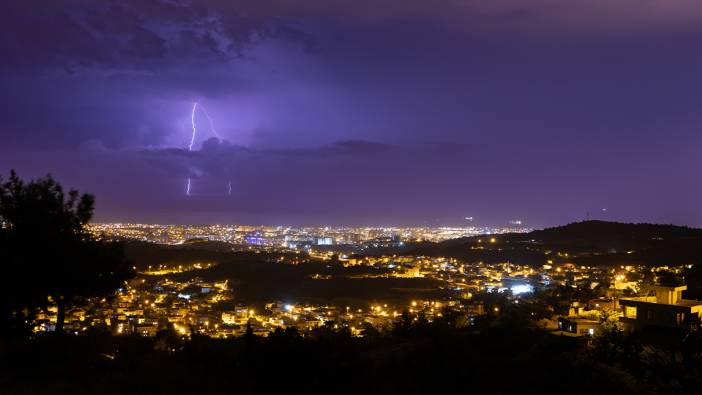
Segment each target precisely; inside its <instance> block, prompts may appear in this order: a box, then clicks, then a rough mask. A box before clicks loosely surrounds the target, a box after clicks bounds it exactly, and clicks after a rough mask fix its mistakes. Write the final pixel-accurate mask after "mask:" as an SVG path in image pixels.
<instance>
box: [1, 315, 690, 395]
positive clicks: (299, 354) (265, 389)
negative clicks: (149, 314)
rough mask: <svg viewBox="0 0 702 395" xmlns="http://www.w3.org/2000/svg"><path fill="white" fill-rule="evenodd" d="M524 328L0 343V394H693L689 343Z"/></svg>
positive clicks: (510, 319) (514, 319) (446, 326)
mask: <svg viewBox="0 0 702 395" xmlns="http://www.w3.org/2000/svg"><path fill="white" fill-rule="evenodd" d="M526 322H527V321H521V320H520V319H519V318H518V314H516V313H514V312H513V314H510V315H505V316H503V318H501V319H496V320H495V321H492V322H489V321H485V322H478V323H477V324H476V325H473V326H468V327H465V328H461V329H457V328H455V327H453V326H451V324H450V323H449V322H447V321H441V322H434V323H431V324H430V323H422V322H420V323H414V324H409V323H400V324H398V325H397V326H396V327H395V328H394V329H392V330H390V331H388V332H387V333H378V332H376V331H373V330H372V329H370V328H368V330H367V331H366V334H365V337H363V338H354V337H351V336H350V335H349V333H348V332H347V331H344V330H341V331H335V330H332V329H331V328H322V329H319V330H318V331H316V332H315V333H313V334H311V335H309V336H306V337H301V336H300V335H299V334H298V333H297V332H296V331H295V330H293V329H288V330H279V331H277V332H274V333H272V334H271V335H270V336H269V337H268V338H260V337H257V336H254V335H245V336H243V337H240V338H237V339H228V340H219V339H211V338H206V337H199V336H195V337H193V338H192V339H185V338H181V337H178V336H176V335H175V334H174V333H172V332H169V331H164V332H161V333H159V335H158V336H157V337H156V338H153V339H152V338H138V337H113V336H111V335H109V334H104V333H93V334H91V335H89V336H75V337H74V336H54V335H48V336H41V337H38V338H35V339H25V340H22V341H12V342H8V341H3V343H2V345H1V347H2V348H1V351H0V352H1V354H0V356H1V358H0V360H1V361H2V366H0V372H1V373H0V393H3V394H59V393H71V394H83V393H84V394H93V393H105V394H132V393H145V394H149V393H158V394H161V393H165V394H250V393H251V394H253V393H308V394H317V393H356V394H359V393H367V394H419V393H445V392H447V391H450V392H452V393H456V392H458V393H475V394H488V393H489V394H517V393H539V394H610V393H617V394H638V395H641V394H685V393H690V394H692V393H698V392H697V391H698V390H699V388H700V385H702V339H700V338H699V337H695V336H687V337H685V338H682V337H680V338H678V339H677V340H675V341H668V342H667V343H665V344H661V343H657V344H656V343H652V342H648V343H647V340H646V339H642V338H640V337H635V336H633V335H632V336H625V335H623V334H622V333H620V332H618V331H617V330H616V329H614V330H610V331H603V332H602V333H599V334H598V335H596V336H595V337H594V338H593V339H591V340H582V339H577V338H572V337H565V336H558V335H553V334H549V333H545V332H542V331H540V330H537V329H533V328H530V327H529V326H528V325H527V324H526ZM668 338H669V339H670V337H668ZM645 344H649V345H645ZM654 344H655V345H654Z"/></svg>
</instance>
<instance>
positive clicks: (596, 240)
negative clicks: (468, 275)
mask: <svg viewBox="0 0 702 395" xmlns="http://www.w3.org/2000/svg"><path fill="white" fill-rule="evenodd" d="M403 253H413V254H423V255H431V256H447V257H454V258H459V259H463V260H467V261H483V262H505V261H510V262H514V263H522V264H530V265H542V264H545V263H546V262H547V261H549V260H551V261H553V262H554V263H565V262H572V263H576V264H583V265H625V264H626V265H628V264H645V265H665V264H667V265H678V264H693V263H700V262H702V229H695V228H688V227H684V226H674V225H658V224H628V223H618V222H606V221H584V222H576V223H572V224H568V225H565V226H559V227H554V228H546V229H542V230H535V231H533V232H529V233H508V234H502V235H491V236H475V237H467V238H461V239H454V240H447V241H444V242H441V243H436V244H434V243H422V244H415V245H410V246H408V248H407V249H405V251H403ZM566 254H567V255H566Z"/></svg>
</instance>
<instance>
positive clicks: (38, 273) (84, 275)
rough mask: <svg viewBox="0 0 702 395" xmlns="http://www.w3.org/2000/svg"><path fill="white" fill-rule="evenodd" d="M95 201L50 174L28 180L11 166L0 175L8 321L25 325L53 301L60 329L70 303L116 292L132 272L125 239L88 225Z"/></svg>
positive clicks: (2, 293)
mask: <svg viewBox="0 0 702 395" xmlns="http://www.w3.org/2000/svg"><path fill="white" fill-rule="evenodd" d="M94 201H95V200H94V198H93V196H91V195H88V194H83V195H80V194H79V193H78V191H76V190H70V191H69V192H68V193H64V190H63V188H62V187H61V185H60V184H59V183H57V182H56V181H54V180H53V179H52V178H51V176H46V177H44V178H42V179H38V180H35V181H30V182H27V183H25V182H24V181H22V180H21V179H20V178H19V177H18V176H17V174H16V173H15V172H14V171H12V172H11V173H10V178H9V180H8V181H6V182H4V183H3V182H1V181H0V224H1V225H2V226H1V227H0V254H1V255H0V264H1V265H2V270H3V271H4V273H5V281H4V284H3V286H2V287H0V299H1V300H2V302H0V303H2V306H1V308H2V311H0V314H2V319H3V320H4V321H6V322H8V323H10V324H17V323H18V322H19V323H20V326H21V325H24V326H25V328H26V327H27V326H28V324H29V323H30V322H31V318H32V314H33V312H35V311H36V310H37V309H39V308H45V307H47V306H48V305H49V304H50V303H54V304H55V305H56V307H57V320H56V332H58V333H61V332H62V331H63V324H64V318H65V314H66V309H67V307H69V306H71V305H72V304H74V303H76V302H79V301H80V300H81V299H82V298H85V297H102V296H108V295H111V294H113V292H114V291H115V290H116V289H117V288H118V287H119V286H120V285H121V284H123V283H124V281H125V280H126V279H128V278H130V277H131V276H132V275H133V271H132V268H131V266H130V265H129V264H128V263H127V261H126V260H125V258H124V254H123V249H122V247H121V246H120V245H118V244H114V243H110V242H107V241H104V240H102V239H100V238H98V237H96V236H94V235H92V234H91V233H90V232H89V231H88V230H87V229H86V224H87V223H88V221H89V220H90V218H91V217H92V215H93V208H94ZM17 326H18V325H14V327H17Z"/></svg>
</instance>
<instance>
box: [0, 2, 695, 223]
mask: <svg viewBox="0 0 702 395" xmlns="http://www.w3.org/2000/svg"><path fill="white" fill-rule="evenodd" d="M0 69H1V71H0V95H1V96H0V97H1V100H2V101H1V105H0V135H1V136H2V141H1V144H0V172H1V174H3V175H4V176H5V177H6V176H7V174H8V173H9V170H10V169H11V168H15V169H17V171H18V172H19V173H20V175H21V176H22V177H24V178H34V177H38V176H41V175H44V174H46V173H51V174H52V175H53V176H54V177H55V178H57V179H58V180H59V181H61V182H62V183H63V184H65V185H67V186H70V187H75V188H78V189H80V190H81V191H86V192H91V193H93V194H95V195H96V199H97V210H96V218H95V219H96V220H97V221H123V222H126V221H138V222H160V223H244V224H290V225H366V224H367V225H383V224H387V225H432V226H438V225H468V224H484V225H507V223H508V221H510V220H517V219H518V220H522V221H524V224H525V225H527V226H532V227H541V226H546V225H557V224H563V223H567V222H571V221H576V220H582V219H584V218H585V217H586V213H588V212H589V213H590V218H598V219H608V220H621V221H632V222H661V223H677V224H685V225H693V226H700V225H702V209H701V208H700V203H701V202H702V176H701V174H700V170H701V169H702V159H701V157H700V149H701V148H702V3H701V2H700V1H699V0H589V1H563V0H472V1H468V0H436V1H427V0H379V1H366V0H348V1H347V0H310V1H302V0H300V1H282V0H275V1H264V0H250V1H238V0H227V1H224V0H222V1H190V2H188V1H177V0H171V1H166V0H163V1H160V2H159V1H147V0H133V1H114V2H108V1H69V0H65V1H64V0H52V1H49V0H47V1H37V0H21V1H20V0H13V1H3V2H2V4H1V5H0ZM195 102H197V103H198V104H199V106H200V107H199V108H198V109H197V111H196V112H195V116H194V118H193V120H194V122H195V125H196V128H197V133H196V135H195V139H194V141H193V146H192V150H190V149H189V145H190V142H191V138H192V133H193V130H192V126H191V111H192V108H193V103H195ZM207 115H209V116H210V118H211V119H212V122H213V125H214V130H212V129H211V125H210V123H209V120H208V118H207ZM217 135H219V136H220V137H221V139H217V138H216V136H217ZM188 178H190V179H191V193H190V195H189V196H187V195H186V183H187V180H188ZM230 182H231V193H230V192H229V183H230ZM603 209H606V211H603ZM469 216H472V217H474V218H475V220H474V222H472V223H469V222H467V221H466V220H464V218H465V217H469Z"/></svg>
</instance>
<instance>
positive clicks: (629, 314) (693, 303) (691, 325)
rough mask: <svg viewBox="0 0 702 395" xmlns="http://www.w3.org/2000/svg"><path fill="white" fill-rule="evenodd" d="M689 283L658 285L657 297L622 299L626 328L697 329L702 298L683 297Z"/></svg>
mask: <svg viewBox="0 0 702 395" xmlns="http://www.w3.org/2000/svg"><path fill="white" fill-rule="evenodd" d="M685 290H687V286H686V285H682V286H677V287H667V286H657V287H656V295H655V296H643V297H636V298H621V299H619V305H620V307H621V312H622V316H621V317H620V319H619V321H620V322H621V323H622V324H624V327H625V328H626V329H630V330H631V329H641V328H644V327H648V326H657V327H667V328H681V329H697V328H699V324H700V315H702V301H699V300H689V299H683V298H682V292H683V291H685Z"/></svg>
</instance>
